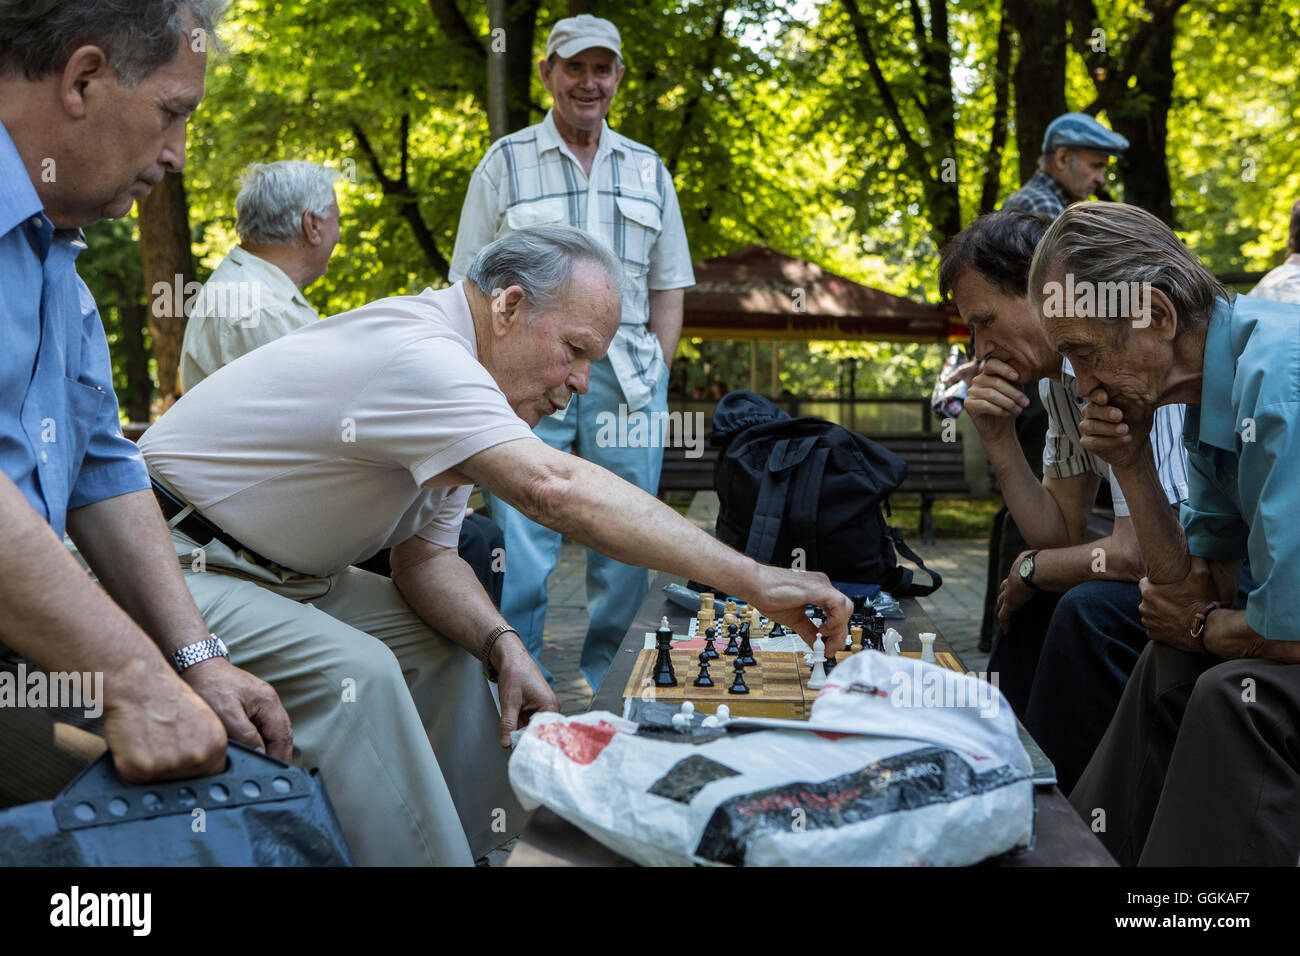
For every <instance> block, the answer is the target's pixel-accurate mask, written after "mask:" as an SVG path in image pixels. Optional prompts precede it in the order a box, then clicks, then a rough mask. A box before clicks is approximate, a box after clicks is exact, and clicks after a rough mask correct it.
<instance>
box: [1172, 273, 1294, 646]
mask: <svg viewBox="0 0 1300 956" xmlns="http://www.w3.org/2000/svg"><path fill="white" fill-rule="evenodd" d="M1183 442H1184V444H1186V446H1187V462H1188V467H1189V480H1188V495H1187V502H1186V503H1185V504H1184V505H1183V507H1182V522H1183V527H1184V528H1185V529H1186V531H1187V549H1188V551H1189V552H1191V553H1192V554H1194V555H1198V556H1200V557H1203V558H1207V559H1217V560H1232V559H1238V558H1246V557H1249V558H1250V572H1251V575H1252V576H1253V577H1254V579H1255V581H1256V582H1258V587H1257V588H1256V590H1254V591H1253V592H1251V594H1250V597H1249V599H1248V600H1247V602H1246V623H1247V624H1249V625H1250V626H1251V628H1253V629H1254V630H1255V631H1256V632H1257V633H1259V634H1262V635H1263V636H1264V637H1266V638H1268V639H1269V640H1273V641H1295V640H1300V614H1297V613H1296V608H1295V602H1296V596H1297V595H1300V306H1296V305H1289V304H1285V303H1281V302H1267V301H1264V300H1261V299H1252V298H1250V297H1249V296H1237V297H1236V299H1235V300H1234V301H1233V302H1232V304H1231V305H1229V304H1228V303H1227V302H1226V301H1224V300H1222V299H1220V300H1219V302H1218V303H1217V304H1216V305H1215V308H1214V315H1213V316H1212V317H1211V319H1210V325H1209V328H1208V330H1207V331H1206V337H1205V358H1204V365H1203V369H1202V380H1201V404H1200V406H1195V405H1189V406H1188V407H1187V421H1186V424H1185V426H1184V429H1183Z"/></svg>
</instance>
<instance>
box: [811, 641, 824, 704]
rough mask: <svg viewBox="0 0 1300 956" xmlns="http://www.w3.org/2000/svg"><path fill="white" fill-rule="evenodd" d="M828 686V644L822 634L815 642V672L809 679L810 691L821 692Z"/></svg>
mask: <svg viewBox="0 0 1300 956" xmlns="http://www.w3.org/2000/svg"><path fill="white" fill-rule="evenodd" d="M825 685H826V642H825V641H823V640H822V636H821V635H820V634H818V635H817V640H815V641H813V671H812V676H811V677H809V678H808V689H809V690H819V689H820V688H822V687H824V686H825Z"/></svg>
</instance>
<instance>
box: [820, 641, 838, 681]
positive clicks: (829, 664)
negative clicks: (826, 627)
mask: <svg viewBox="0 0 1300 956" xmlns="http://www.w3.org/2000/svg"><path fill="white" fill-rule="evenodd" d="M822 640H823V641H824V640H825V638H822ZM822 657H824V658H826V663H825V664H823V665H822V669H823V670H824V671H825V672H826V673H827V674H829V673H830V672H831V671H833V670H835V655H834V654H832V653H831V652H830V649H829V648H828V649H827V650H825V651H823V652H822Z"/></svg>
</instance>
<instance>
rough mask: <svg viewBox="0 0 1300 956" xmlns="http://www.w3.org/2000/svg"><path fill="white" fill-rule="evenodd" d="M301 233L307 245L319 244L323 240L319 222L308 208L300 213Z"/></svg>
mask: <svg viewBox="0 0 1300 956" xmlns="http://www.w3.org/2000/svg"><path fill="white" fill-rule="evenodd" d="M302 235H303V238H304V239H306V240H307V244H308V245H309V246H319V245H320V244H321V243H322V242H324V241H325V237H324V236H323V235H321V230H320V223H318V222H317V221H316V217H315V216H313V215H312V214H311V211H310V210H307V211H305V212H304V213H303V214H302Z"/></svg>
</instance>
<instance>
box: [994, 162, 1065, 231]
mask: <svg viewBox="0 0 1300 956" xmlns="http://www.w3.org/2000/svg"><path fill="white" fill-rule="evenodd" d="M1071 202H1073V200H1071V199H1070V194H1069V193H1067V192H1066V191H1065V187H1064V186H1062V185H1061V184H1060V183H1058V182H1057V181H1056V180H1055V179H1053V178H1052V177H1051V176H1049V175H1047V173H1045V172H1043V171H1042V170H1041V169H1040V170H1038V171H1037V172H1035V173H1034V175H1033V176H1031V177H1029V182H1027V183H1025V184H1024V185H1023V186H1021V187H1020V188H1019V189H1017V190H1016V191H1015V192H1013V193H1012V194H1011V195H1010V196H1008V197H1007V201H1006V202H1004V203H1003V204H1002V206H1001V207H1000V209H1018V210H1020V211H1021V212H1037V213H1044V214H1046V215H1048V216H1051V217H1052V218H1053V219H1055V218H1056V217H1057V216H1059V215H1060V214H1061V213H1063V212H1065V207H1066V206H1068V205H1070V203H1071Z"/></svg>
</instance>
